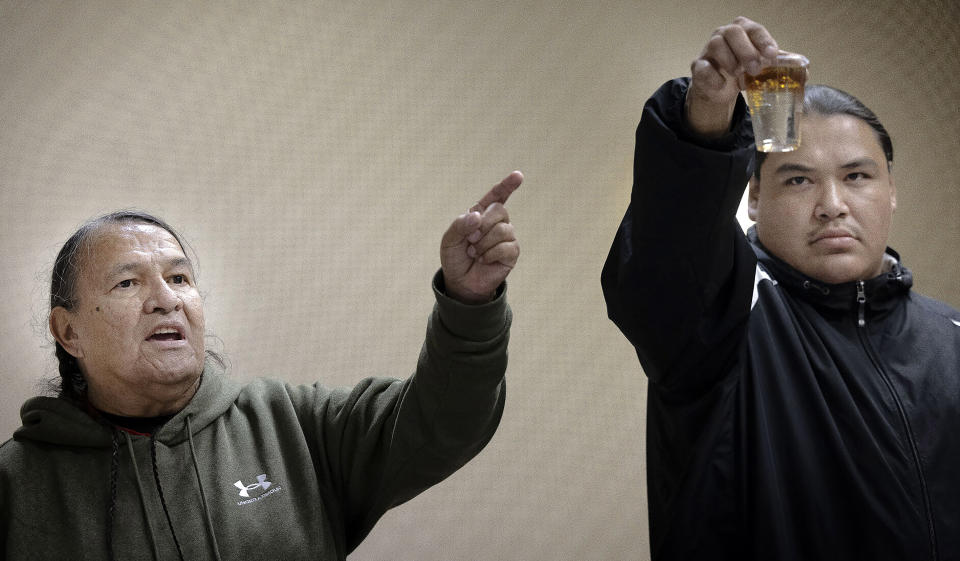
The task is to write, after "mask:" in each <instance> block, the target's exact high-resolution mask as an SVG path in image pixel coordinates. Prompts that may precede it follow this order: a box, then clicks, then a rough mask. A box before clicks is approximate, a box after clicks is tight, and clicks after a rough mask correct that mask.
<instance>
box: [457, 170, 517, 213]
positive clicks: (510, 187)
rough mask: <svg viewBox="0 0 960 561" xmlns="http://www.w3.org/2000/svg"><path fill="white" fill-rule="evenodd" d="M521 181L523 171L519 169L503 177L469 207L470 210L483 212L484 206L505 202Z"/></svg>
mask: <svg viewBox="0 0 960 561" xmlns="http://www.w3.org/2000/svg"><path fill="white" fill-rule="evenodd" d="M521 183H523V173H521V172H520V171H514V172H512V173H511V174H510V175H508V176H506V177H504V178H503V181H501V182H500V183H497V184H496V185H494V186H493V188H492V189H490V191H489V192H487V194H486V195H484V196H483V198H481V199H480V200H479V201H477V204H475V205H473V206H472V207H470V211H471V212H483V211H484V210H486V208H487V207H488V206H490V205H492V204H493V203H500V204H505V203H506V202H507V199H509V198H510V195H512V194H513V192H514V191H516V190H517V187H519V186H520V184H521Z"/></svg>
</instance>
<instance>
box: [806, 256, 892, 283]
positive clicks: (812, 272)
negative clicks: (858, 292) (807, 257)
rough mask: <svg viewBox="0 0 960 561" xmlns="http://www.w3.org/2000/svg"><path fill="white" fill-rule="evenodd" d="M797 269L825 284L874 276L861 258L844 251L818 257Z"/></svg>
mask: <svg viewBox="0 0 960 561" xmlns="http://www.w3.org/2000/svg"><path fill="white" fill-rule="evenodd" d="M797 269H798V270H799V271H800V272H801V273H803V274H805V275H807V276H808V277H811V278H813V279H814V280H817V281H820V282H822V283H826V284H844V283H848V282H855V281H858V280H866V279H868V278H872V277H874V276H875V275H874V274H871V272H870V268H869V267H867V266H866V264H865V263H864V262H863V259H862V258H858V257H857V256H856V255H850V254H846V253H838V254H834V255H827V256H824V257H820V258H818V259H817V260H816V262H815V263H811V264H809V266H807V267H804V268H799V267H798V268H797ZM805 269H806V270H805Z"/></svg>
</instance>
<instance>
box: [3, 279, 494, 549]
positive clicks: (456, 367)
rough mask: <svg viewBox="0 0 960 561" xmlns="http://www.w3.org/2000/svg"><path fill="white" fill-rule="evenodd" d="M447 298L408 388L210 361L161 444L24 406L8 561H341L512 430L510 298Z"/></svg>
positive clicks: (44, 400) (6, 454)
mask: <svg viewBox="0 0 960 561" xmlns="http://www.w3.org/2000/svg"><path fill="white" fill-rule="evenodd" d="M435 282H436V281H435ZM435 291H437V304H436V306H435V307H434V311H433V313H432V314H431V316H430V319H429V321H428V325H427V335H426V341H425V343H424V345H423V349H422V351H421V354H420V359H419V361H418V364H417V369H416V372H415V373H414V374H413V375H412V376H411V377H410V378H408V379H406V380H394V379H386V378H369V379H365V380H363V381H362V382H360V383H359V384H357V385H356V386H355V387H354V388H352V389H349V388H348V389H328V388H326V387H324V386H322V385H320V384H314V385H308V386H291V385H289V384H285V383H282V382H279V381H274V380H259V381H255V382H252V383H249V384H247V385H240V384H238V383H236V382H234V381H233V380H231V379H229V378H227V377H225V376H223V375H222V374H221V373H220V372H218V371H216V369H214V368H212V367H211V366H209V365H208V366H207V368H206V370H205V371H204V373H203V377H202V381H201V384H200V388H199V390H198V391H197V394H196V395H195V396H194V398H193V400H192V401H191V402H190V403H189V404H188V405H187V406H186V407H185V408H184V409H183V410H182V411H180V412H179V413H177V415H175V416H174V417H173V418H172V419H170V420H169V421H168V422H166V423H165V424H164V425H163V426H162V427H161V428H159V429H158V430H157V431H156V432H155V434H154V435H153V436H152V437H151V436H143V435H138V434H131V433H129V432H125V431H121V430H117V429H114V428H112V427H111V426H109V425H107V424H105V423H104V422H103V421H97V420H94V418H92V417H91V416H89V415H88V414H87V413H85V412H84V411H83V410H81V409H80V408H78V407H77V406H76V405H74V404H73V403H71V402H69V401H67V400H65V399H61V398H52V397H34V398H32V399H30V400H28V401H27V402H26V403H25V404H24V406H23V408H22V410H21V418H22V420H23V426H22V427H20V428H19V429H17V431H16V432H15V433H14V437H13V439H12V440H8V441H7V442H5V443H4V444H3V445H2V446H0V515H2V516H0V559H6V560H8V561H15V560H26V559H31V560H32V559H37V560H40V559H42V560H45V561H51V560H58V559H64V560H66V559H69V560H72V561H76V560H86V559H91V560H92V559H97V560H103V559H122V560H128V559H130V560H134V559H150V560H156V559H162V560H168V559H169V560H175V559H186V560H201V559H224V560H228V559H247V560H259V559H283V560H297V559H312V560H318V559H320V560H326V559H344V558H345V557H346V555H347V554H348V553H349V552H350V551H352V550H353V549H354V548H355V547H356V546H357V545H358V544H359V543H360V542H361V540H363V538H364V537H365V536H366V535H367V533H368V532H369V531H370V529H371V528H372V527H373V525H374V523H376V521H377V520H378V519H379V518H380V517H381V516H382V515H383V513H384V512H385V511H386V510H387V509H389V508H391V507H393V506H396V505H398V504H400V503H403V502H404V501H407V500H409V499H410V498H412V497H414V496H415V495H417V494H418V493H420V492H421V491H423V490H424V489H426V488H427V487H429V486H430V485H433V484H435V483H437V482H439V481H441V480H442V479H444V478H445V477H447V476H449V475H450V474H451V473H453V472H454V471H455V470H457V469H458V468H459V467H461V466H462V465H464V464H465V463H466V462H467V461H468V460H470V459H471V458H472V457H473V456H474V455H476V454H477V453H478V452H479V451H480V450H481V449H482V448H483V447H484V446H485V445H486V443H487V442H488V441H489V440H490V438H492V436H493V433H494V431H495V430H496V427H497V425H498V423H499V421H500V417H501V414H502V412H503V405H504V395H505V394H504V392H505V383H504V378H503V376H504V372H505V370H506V362H507V353H506V349H507V339H508V331H509V326H510V321H511V314H510V310H509V307H508V306H507V304H506V301H505V296H504V295H503V294H502V292H501V294H500V295H499V296H498V298H497V299H496V300H494V301H493V302H491V303H489V304H485V305H482V306H465V305H462V304H459V303H457V302H455V301H453V300H451V299H449V298H447V297H446V296H444V295H443V294H442V293H441V292H440V291H439V290H437V289H436V284H435Z"/></svg>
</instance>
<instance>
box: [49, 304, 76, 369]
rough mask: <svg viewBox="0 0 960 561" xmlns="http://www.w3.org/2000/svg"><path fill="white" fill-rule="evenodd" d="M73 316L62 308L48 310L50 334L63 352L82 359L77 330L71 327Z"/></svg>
mask: <svg viewBox="0 0 960 561" xmlns="http://www.w3.org/2000/svg"><path fill="white" fill-rule="evenodd" d="M73 319H74V315H73V313H72V312H70V311H69V310H67V309H66V308H64V307H63V306H57V307H56V308H54V309H52V310H50V334H51V335H53V338H54V339H56V340H57V343H60V346H61V347H63V349H64V350H65V351H67V352H68V353H70V354H71V355H73V357H74V358H83V349H81V348H80V341H79V337H78V336H77V330H76V329H74V327H73Z"/></svg>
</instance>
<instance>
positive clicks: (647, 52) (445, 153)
mask: <svg viewBox="0 0 960 561" xmlns="http://www.w3.org/2000/svg"><path fill="white" fill-rule="evenodd" d="M741 13H742V14H744V15H749V16H751V17H754V18H755V19H757V20H759V21H761V22H763V23H765V24H767V25H768V27H769V28H770V29H771V30H772V31H773V33H774V35H775V36H776V37H777V38H778V39H779V41H780V44H781V46H782V47H784V48H787V49H790V50H795V51H800V52H803V53H805V54H807V55H808V56H809V57H810V59H811V61H812V68H811V71H812V75H813V80H814V81H817V82H825V83H829V84H832V85H835V86H838V87H841V88H843V89H847V90H848V91H850V92H851V93H853V94H854V95H857V96H859V97H861V98H862V99H863V100H864V101H865V102H866V103H867V104H868V105H870V106H872V107H873V108H874V110H875V111H876V112H877V113H878V114H879V116H880V118H881V119H882V120H884V122H885V123H886V125H887V127H888V128H889V129H890V131H891V132H892V135H893V138H894V143H895V146H896V149H897V157H896V162H897V163H896V167H895V174H896V180H897V183H898V187H899V209H898V212H897V216H896V218H895V228H894V232H893V236H892V240H891V245H893V246H894V247H896V248H897V249H899V250H900V251H901V253H902V255H903V257H904V259H905V261H906V263H907V264H908V266H910V267H911V268H912V269H913V270H914V271H915V274H916V278H917V286H918V288H919V289H920V290H921V291H922V292H925V293H927V294H929V295H931V296H934V297H937V298H940V299H942V300H946V301H947V302H949V303H951V304H952V305H954V306H960V289H958V283H957V279H958V278H960V259H958V257H957V250H958V248H960V179H958V174H957V172H956V162H957V154H958V153H960V141H958V138H960V126H958V124H960V117H958V102H960V93H958V91H960V90H958V87H957V85H956V81H955V79H954V77H955V76H956V75H958V71H960V68H958V64H957V59H956V53H958V52H960V45H958V34H957V33H956V29H955V25H956V22H957V21H958V20H960V9H958V4H957V3H956V2H953V1H941V2H899V1H887V2H876V1H875V2H845V1H839V2H838V1H825V2H789V3H788V2H780V1H771V2H756V3H752V2H726V3H719V2H718V3H713V4H710V3H706V2H704V3H700V2H696V3H694V2H675V1H663V2H653V1H642V0H641V1H600V2H535V1H520V2H506V1H503V2H498V1H493V0H471V1H470V2H425V1H424V2H414V1H406V2H404V1H401V0H394V1H390V2H387V1H371V2H357V3H349V2H275V3H274V2H271V3H267V2H242V3H237V4H233V3H227V2H203V3H201V2H197V3H183V2H173V3H170V2H158V3H147V2H98V1H88V2H63V3H60V2H46V1H41V2H20V1H9V0H3V1H0V263H2V265H0V294H2V295H3V298H4V302H5V305H4V313H3V315H2V319H0V365H2V366H0V376H2V380H3V392H2V396H0V433H2V434H3V435H5V436H6V435H9V434H10V433H11V432H12V431H13V430H14V428H15V427H16V426H18V424H19V419H18V409H19V406H20V404H21V403H22V401H23V400H24V399H25V398H26V397H28V396H29V395H32V394H33V393H34V392H35V390H36V386H37V384H38V382H39V381H40V380H42V379H43V378H44V377H46V376H50V375H53V374H55V371H56V368H55V364H54V361H53V358H52V349H51V346H50V343H49V339H48V337H47V336H46V334H45V329H44V327H43V325H44V321H45V308H44V301H45V298H46V297H47V294H46V290H47V288H46V284H47V282H48V281H47V278H46V277H47V275H48V273H49V270H50V267H51V264H52V261H53V257H54V255H55V253H56V251H57V250H58V249H59V246H60V244H62V242H63V241H64V240H65V239H66V238H67V236H68V235H69V234H70V233H71V232H72V231H73V229H74V228H75V227H76V226H77V225H78V224H79V223H80V222H81V221H83V220H84V219H86V218H88V217H90V216H93V215H96V214H98V213H101V212H104V211H108V210H112V209H115V208H118V207H139V208H143V209H147V210H150V211H152V212H155V213H158V214H159V215H161V216H163V217H165V218H167V219H168V220H169V221H171V222H172V223H173V224H174V225H176V226H178V227H180V228H181V230H182V232H183V233H184V234H185V235H186V237H187V239H188V240H189V241H190V242H191V243H192V245H193V247H194V248H195V250H196V252H197V254H198V255H199V260H200V266H201V277H200V282H201V285H202V288H203V289H204V291H205V294H206V309H207V318H208V327H209V328H210V329H211V331H212V332H213V333H215V334H216V335H217V336H219V338H220V339H222V349H223V351H224V352H225V353H226V354H227V355H228V356H229V358H230V360H231V362H232V365H233V375H234V376H236V377H238V378H241V379H246V378H249V377H253V376H261V375H263V376H277V377H283V378H285V379H288V380H291V381H297V382H309V381H313V380H315V379H321V380H324V381H325V382H327V383H328V384H330V385H351V384H353V383H354V382H356V381H357V380H358V379H359V378H361V377H363V376H367V375H372V374H388V375H395V376H405V375H407V374H408V373H409V372H410V370H411V369H412V367H413V365H414V363H415V360H416V357H417V352H418V349H419V345H420V342H421V337H422V334H423V328H424V320H425V318H426V316H427V313H428V311H429V307H430V303H431V294H430V291H429V285H428V282H429V279H430V275H431V273H432V272H433V271H434V270H435V268H436V267H437V266H438V258H437V245H438V242H439V237H440V234H441V232H442V231H443V229H444V228H445V227H446V225H447V224H448V222H449V221H450V220H451V219H452V218H453V217H454V216H455V215H456V214H458V213H460V212H462V211H463V210H464V209H466V208H467V206H469V205H470V204H471V203H472V202H473V201H474V200H475V199H476V198H477V197H478V196H479V195H480V194H482V193H483V192H484V191H485V190H486V188H487V187H489V185H491V184H492V183H494V182H496V181H497V180H499V179H500V178H501V177H502V176H503V175H505V174H506V173H507V172H509V171H510V170H512V169H516V168H519V169H522V170H524V172H525V173H526V176H527V181H526V183H525V184H524V186H523V187H522V188H521V190H520V191H519V192H518V193H517V194H516V195H515V197H514V199H512V200H511V204H510V207H511V210H512V217H513V220H514V222H515V224H516V225H517V229H518V233H519V235H520V239H521V244H522V248H523V252H522V256H521V260H520V264H519V267H518V268H517V269H516V271H515V272H514V274H513V275H512V276H511V278H510V282H511V287H510V293H509V297H510V301H511V302H512V305H513V307H514V311H515V315H516V322H515V325H514V331H513V339H512V342H511V364H510V369H509V373H508V377H509V392H508V393H509V397H508V406H507V411H506V414H505V417H504V419H503V423H502V425H501V428H500V431H499V432H498V434H497V436H496V437H495V439H494V440H493V442H492V443H491V444H490V446H489V447H488V448H487V449H486V450H485V451H484V452H483V453H482V454H481V455H480V457H478V458H477V459H476V460H475V461H473V462H472V463H471V464H469V465H468V466H467V467H465V468H464V469H463V470H461V471H460V472H458V473H457V474H455V475H454V476H453V477H451V478H450V479H449V480H447V481H445V482H443V483H442V484H440V485H438V486H437V487H435V488H434V489H432V490H430V491H428V492H427V493H425V494H424V495H422V496H420V497H418V498H416V499H415V500H413V501H412V502H410V503H409V504H407V505H405V506H402V507H400V508H398V509H395V510H394V511H392V512H390V513H388V515H387V516H386V517H385V518H384V519H383V520H382V521H381V523H380V524H379V526H378V527H377V528H376V529H375V530H374V532H373V534H372V535H371V536H370V537H369V538H368V540H367V541H366V542H365V543H364V544H363V545H362V546H361V548H360V549H359V550H358V551H357V552H356V553H355V554H354V555H353V556H352V558H353V559H357V560H378V559H410V560H414V559H416V560H450V559H463V560H467V559H518V560H561V559H562V560H582V559H627V560H633V559H637V560H642V559H646V558H647V557H648V553H647V532H646V523H647V522H646V495H645V491H644V462H643V447H644V439H643V432H644V416H643V412H644V400H645V381H644V378H643V375H642V373H641V371H640V368H639V366H638V365H637V363H636V360H635V357H634V355H633V352H632V349H631V348H630V347H629V345H628V344H627V343H626V341H625V340H624V339H623V338H622V337H621V336H620V335H619V333H618V332H617V331H616V329H615V328H614V327H613V326H612V325H611V324H610V323H609V322H608V321H607V320H606V317H605V310H604V306H603V302H602V297H601V293H600V285H599V275H600V268H601V265H602V263H603V260H604V257H605V254H606V251H607V248H608V247H609V244H610V240H611V237H612V235H613V233H614V231H615V229H616V226H617V223H618V221H619V218H620V216H621V213H622V212H623V210H624V208H625V205H626V202H627V200H628V193H629V186H630V177H631V160H632V151H633V133H634V129H635V127H636V121H637V119H638V118H639V115H640V109H641V107H642V104H643V101H644V99H645V98H646V97H647V96H648V95H649V94H650V93H651V92H652V91H653V90H654V89H655V88H656V87H657V86H658V85H659V84H660V83H662V82H663V81H665V80H667V79H669V78H671V77H673V76H675V75H682V74H685V73H686V72H687V69H688V65H689V62H690V60H691V59H692V58H693V57H694V56H695V55H696V54H697V53H698V52H699V50H700V48H701V46H702V45H703V43H704V42H705V40H706V38H707V37H708V35H709V33H710V31H711V30H712V29H713V28H714V27H716V26H718V25H721V24H723V23H726V22H728V21H729V20H731V19H732V18H733V17H734V16H735V15H738V14H741Z"/></svg>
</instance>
